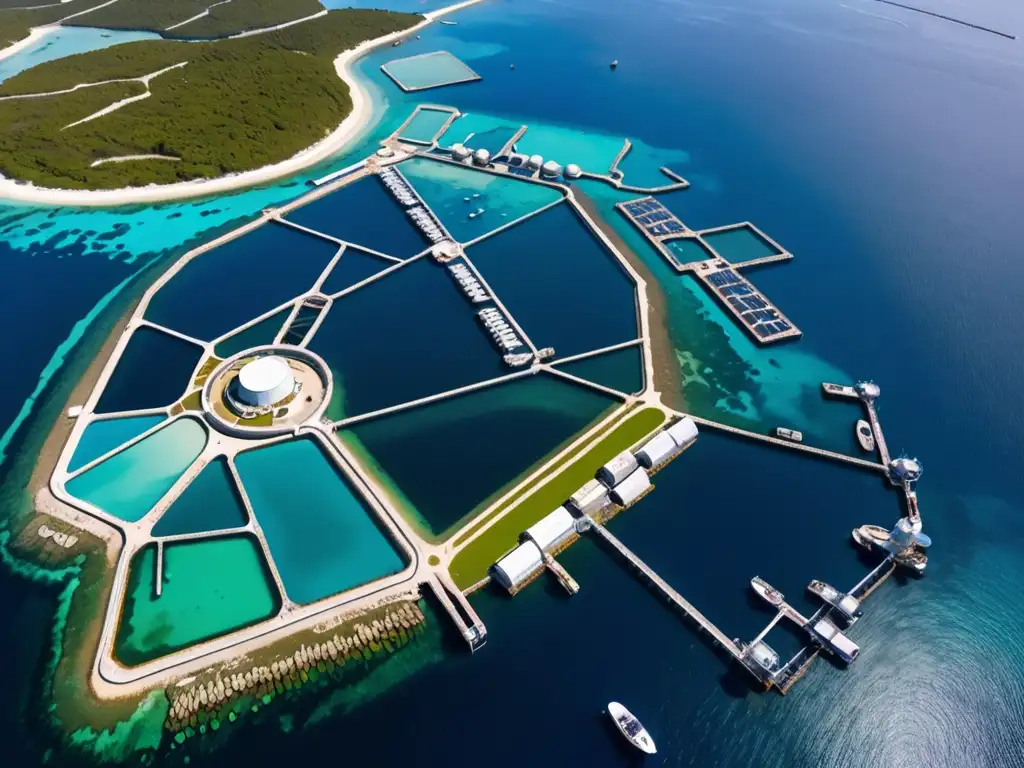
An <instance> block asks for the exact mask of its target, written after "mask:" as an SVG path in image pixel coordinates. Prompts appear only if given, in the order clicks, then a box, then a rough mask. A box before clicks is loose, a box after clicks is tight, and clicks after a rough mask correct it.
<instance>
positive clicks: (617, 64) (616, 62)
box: [611, 59, 619, 69]
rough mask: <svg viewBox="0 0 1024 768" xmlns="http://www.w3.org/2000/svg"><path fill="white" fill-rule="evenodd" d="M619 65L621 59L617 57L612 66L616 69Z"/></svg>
mask: <svg viewBox="0 0 1024 768" xmlns="http://www.w3.org/2000/svg"><path fill="white" fill-rule="evenodd" d="M618 66H619V60H618V59H615V61H613V62H612V63H611V68H612V69H615V68H616V67H618Z"/></svg>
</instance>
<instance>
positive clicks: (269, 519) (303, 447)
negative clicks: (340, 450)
mask: <svg viewBox="0 0 1024 768" xmlns="http://www.w3.org/2000/svg"><path fill="white" fill-rule="evenodd" d="M235 463H236V465H237V467H238V473H239V475H240V476H241V478H242V485H243V486H244V487H245V491H246V494H247V495H248V496H249V500H250V501H251V502H252V506H253V511H254V512H255V514H256V519H257V520H258V521H259V524H260V527H261V528H262V529H263V533H264V535H265V536H266V537H267V543H268V544H269V546H270V554H271V557H273V558H274V563H275V564H276V566H277V570H278V572H279V573H280V574H281V581H282V582H283V583H284V589H285V591H286V592H287V593H288V596H289V597H290V598H291V599H292V600H294V601H295V602H297V603H313V602H316V601H317V600H321V599H323V598H325V597H330V596H331V595H334V594H337V593H339V592H343V591H344V590H346V589H351V588H353V587H356V586H359V585H361V584H366V583H368V582H371V581H374V580H376V579H379V578H383V577H384V576H388V575H390V574H392V573H396V572H398V571H400V570H402V568H404V567H405V560H404V557H403V555H401V554H400V551H399V550H398V549H397V547H396V546H395V545H394V544H392V542H391V541H390V539H389V538H388V535H387V534H386V533H384V530H383V529H382V527H381V525H380V523H379V522H378V521H377V520H376V519H375V513H374V512H373V511H372V510H371V509H369V508H368V507H367V506H366V504H365V503H364V502H363V501H362V500H361V499H360V498H359V496H358V495H357V494H356V492H355V490H354V489H353V488H352V486H351V484H350V483H349V481H348V480H347V479H346V478H345V477H344V476H343V475H342V474H341V472H340V471H339V470H338V469H336V468H335V467H334V465H333V464H332V463H331V461H330V460H329V459H328V458H327V456H325V455H324V452H323V448H321V446H320V445H319V444H318V443H317V442H316V441H314V440H312V439H310V438H305V439H298V440H292V441H290V442H286V443H278V444H276V445H272V446H270V447H269V448H260V449H257V450H255V451H249V452H246V453H243V454H240V455H239V456H237V457H236V459H235Z"/></svg>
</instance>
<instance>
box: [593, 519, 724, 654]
mask: <svg viewBox="0 0 1024 768" xmlns="http://www.w3.org/2000/svg"><path fill="white" fill-rule="evenodd" d="M590 530H592V531H594V533H596V534H597V535H598V536H600V537H601V538H602V539H604V540H605V541H606V542H607V543H608V544H609V545H610V546H611V547H612V548H613V549H615V550H616V551H617V552H618V553H619V554H620V555H622V557H623V558H625V559H626V560H627V561H628V562H629V564H630V565H632V566H633V567H634V568H635V569H636V570H637V571H639V572H640V573H641V574H643V576H644V577H645V578H646V579H647V580H648V581H649V582H650V583H651V584H652V585H654V586H655V587H656V588H657V589H658V591H659V592H661V593H662V594H663V595H664V596H665V597H666V598H668V600H669V601H670V602H672V603H673V604H674V605H675V606H676V607H677V608H679V610H681V611H682V612H683V613H685V614H686V615H687V616H688V617H689V618H690V619H691V620H692V621H693V622H694V623H695V624H696V625H697V627H698V628H699V629H701V630H703V631H704V632H706V633H707V634H708V635H710V636H711V637H712V638H713V639H714V641H715V642H716V643H717V644H718V645H720V646H721V647H722V648H724V649H725V650H726V651H727V652H728V653H729V654H731V655H732V656H733V658H735V659H737V660H740V659H742V656H743V651H742V650H740V648H739V646H738V645H736V643H735V641H733V640H732V638H730V637H728V636H727V635H726V634H725V633H724V632H722V630H720V629H719V628H718V627H716V626H715V625H714V624H713V623H712V622H711V620H710V619H708V618H707V617H706V616H705V615H704V614H703V613H701V612H700V611H698V610H697V609H696V608H695V607H694V606H693V604H692V603H690V602H689V601H688V600H687V599H686V598H684V597H683V596H682V595H680V594H679V593H678V592H677V591H676V590H675V589H673V588H672V587H671V586H670V585H669V584H668V582H666V581H665V580H664V579H663V578H661V577H660V576H659V575H658V574H657V573H655V572H654V571H653V570H652V569H651V568H650V566H648V565H647V564H646V563H645V562H644V561H643V560H641V559H640V558H639V557H637V556H636V554H634V553H633V551H632V550H631V549H629V547H627V546H626V545H625V544H623V543H622V542H621V541H619V539H618V538H617V537H616V536H615V535H613V534H612V533H611V532H610V531H609V530H608V529H607V528H605V527H604V526H603V525H600V524H598V523H595V522H593V521H591V525H590Z"/></svg>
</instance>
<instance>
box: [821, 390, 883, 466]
mask: <svg viewBox="0 0 1024 768" xmlns="http://www.w3.org/2000/svg"><path fill="white" fill-rule="evenodd" d="M821 389H822V391H823V392H824V393H825V394H826V395H827V396H830V397H839V398H847V399H850V400H860V402H861V404H862V405H863V406H864V411H865V412H866V413H867V416H868V422H869V423H870V424H871V432H872V434H873V435H874V438H875V450H877V451H878V456H879V458H880V459H881V460H882V464H883V466H885V468H886V471H888V470H889V465H890V464H892V457H891V456H890V454H889V446H888V445H886V443H885V435H884V434H883V433H882V423H881V421H880V420H879V418H878V409H877V408H876V407H875V399H876V398H877V397H878V396H879V395H880V394H881V390H880V389H879V387H878V385H877V384H874V383H872V382H870V381H862V382H859V383H858V384H857V386H855V387H849V386H845V385H843V384H832V383H830V382H827V381H823V382H822V383H821Z"/></svg>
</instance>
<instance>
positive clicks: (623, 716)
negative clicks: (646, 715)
mask: <svg viewBox="0 0 1024 768" xmlns="http://www.w3.org/2000/svg"><path fill="white" fill-rule="evenodd" d="M608 714H609V715H611V717H612V720H613V721H614V722H615V727H616V728H618V729H619V732H620V733H621V734H622V735H623V736H625V737H626V740H627V741H628V742H629V743H630V744H632V745H633V746H634V747H636V748H637V749H639V750H640V751H641V752H644V753H646V754H648V755H653V754H655V753H656V752H657V751H658V750H657V748H656V747H655V746H654V739H652V738H651V735H650V734H649V733H647V729H646V728H644V727H643V725H641V724H640V721H639V720H637V719H636V716H634V715H633V713H632V712H630V711H629V710H628V709H626V708H625V707H624V706H622V705H621V704H619V702H617V701H610V702H608Z"/></svg>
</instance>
